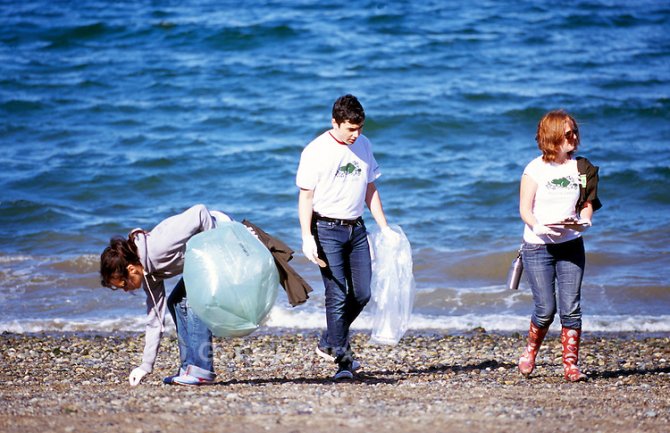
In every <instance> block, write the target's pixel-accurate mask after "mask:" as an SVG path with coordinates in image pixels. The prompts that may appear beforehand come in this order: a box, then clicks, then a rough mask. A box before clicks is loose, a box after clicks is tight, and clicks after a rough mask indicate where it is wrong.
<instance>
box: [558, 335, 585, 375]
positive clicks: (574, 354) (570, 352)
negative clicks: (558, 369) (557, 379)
mask: <svg viewBox="0 0 670 433" xmlns="http://www.w3.org/2000/svg"><path fill="white" fill-rule="evenodd" d="M581 335H582V330H581V329H571V328H563V329H562V330H561V344H563V369H564V370H565V380H567V381H568V382H579V381H582V380H586V379H587V378H586V375H585V374H584V373H582V372H581V371H579V367H577V361H578V360H579V339H580V337H581Z"/></svg>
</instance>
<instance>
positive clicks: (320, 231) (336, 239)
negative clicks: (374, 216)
mask: <svg viewBox="0 0 670 433" xmlns="http://www.w3.org/2000/svg"><path fill="white" fill-rule="evenodd" d="M312 233H313V234H314V238H315V239H316V242H317V245H318V250H319V256H321V257H324V258H325V261H326V263H327V265H328V266H327V267H325V268H321V278H322V279H323V284H324V286H325V293H326V322H327V327H328V329H327V332H325V333H324V334H323V336H322V338H321V343H320V344H319V345H320V346H322V347H324V346H325V347H329V348H331V349H332V350H333V354H334V355H335V359H336V362H338V363H341V362H351V361H352V360H353V354H352V353H351V348H350V346H349V328H350V326H351V324H352V323H353V321H354V320H355V319H356V318H357V317H358V315H359V314H360V313H361V311H363V308H364V307H365V305H366V304H367V303H368V301H369V300H370V280H371V278H372V264H371V260H370V247H369V245H368V238H367V231H366V229H365V224H364V223H363V220H362V219H361V220H359V221H358V222H357V223H356V224H355V225H340V224H338V223H334V222H329V221H323V220H316V222H315V224H314V227H313V228H312Z"/></svg>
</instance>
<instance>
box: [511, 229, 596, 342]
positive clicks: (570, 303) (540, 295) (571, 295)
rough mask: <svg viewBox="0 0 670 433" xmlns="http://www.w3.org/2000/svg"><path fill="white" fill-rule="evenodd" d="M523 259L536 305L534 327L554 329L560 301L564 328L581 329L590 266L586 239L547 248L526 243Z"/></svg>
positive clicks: (533, 318) (547, 246) (533, 317)
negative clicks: (586, 268) (587, 266)
mask: <svg viewBox="0 0 670 433" xmlns="http://www.w3.org/2000/svg"><path fill="white" fill-rule="evenodd" d="M521 257H522V260H523V270H524V274H526V279H527V281H528V284H529V285H530V289H531V291H532V292H533V301H534V302H535V309H534V311H533V316H532V318H531V320H532V321H533V323H534V324H535V325H536V326H538V327H539V328H546V327H548V326H549V325H551V323H552V322H553V321H554V315H555V314H556V299H557V298H558V311H559V315H560V318H561V324H562V325H563V326H564V327H566V328H573V329H581V327H582V309H581V304H580V298H581V289H582V278H583V276H584V265H585V262H586V259H585V253H584V241H583V239H582V238H581V237H579V238H577V239H573V240H571V241H568V242H563V243H560V244H546V245H545V244H529V243H526V242H524V244H523V246H522V248H521Z"/></svg>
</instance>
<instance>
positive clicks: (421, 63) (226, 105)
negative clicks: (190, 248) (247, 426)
mask: <svg viewBox="0 0 670 433" xmlns="http://www.w3.org/2000/svg"><path fill="white" fill-rule="evenodd" d="M669 30H670V3H668V2H664V1H646V0H640V1H637V2H631V1H627V0H578V1H574V2H568V3H566V4H564V5H562V6H560V7H558V6H556V5H553V4H551V3H548V2H545V1H540V0H522V1H487V0H475V1H473V2H451V1H430V0H428V1H425V2H403V1H383V2H382V1H373V0H364V1H361V2H355V3H351V2H350V3H346V4H344V3H340V2H333V1H328V0H326V1H318V2H317V1H306V0H305V1H299V0H298V1H287V2H280V1H272V0H249V1H245V2H243V3H241V2H230V1H223V2H222V1H213V0H184V1H178V2H177V1H115V2H103V1H98V0H80V1H77V2H74V1H46V0H23V1H21V2H17V1H7V0H2V1H0V149H2V151H1V152H0V309H1V311H2V315H1V316H0V332H2V331H8V332H39V331H70V330H72V331H139V330H142V329H143V325H142V324H143V316H144V308H145V307H144V296H143V295H142V294H140V293H138V294H127V293H119V292H112V291H110V290H108V289H104V288H102V287H101V286H100V282H99V277H98V266H99V264H98V261H99V255H100V253H101V252H102V250H103V248H104V247H105V245H106V244H107V242H108V240H109V238H110V237H112V236H114V235H125V234H126V233H127V232H128V231H129V230H130V229H133V228H135V227H143V228H145V229H151V228H152V227H153V226H154V225H155V224H157V223H158V222H159V221H161V220H162V219H163V218H166V217H168V216H170V215H173V214H175V213H178V212H181V211H183V210H184V209H186V208H188V207H190V206H191V205H193V204H196V203H204V204H206V205H207V206H209V207H211V208H213V209H221V210H224V211H226V212H229V213H230V214H232V215H233V216H234V217H235V218H236V219H239V220H241V219H243V218H247V219H249V220H251V221H253V222H255V223H256V224H258V225H259V226H261V227H263V228H264V229H265V230H266V231H267V232H269V233H271V234H273V235H275V236H277V237H279V238H281V239H283V240H284V241H285V242H287V243H288V244H289V245H291V246H292V247H293V248H294V249H295V250H296V251H297V252H296V257H295V259H294V261H293V262H292V263H293V264H294V267H295V268H296V269H297V270H298V271H299V272H300V273H301V274H302V275H303V276H304V277H305V278H306V279H307V280H308V282H310V283H311V284H312V286H313V287H314V292H313V294H312V296H311V298H310V300H309V301H308V302H307V303H306V304H304V305H302V306H299V307H295V308H293V307H291V306H290V305H289V304H288V302H287V299H286V296H285V295H284V293H283V292H282V293H280V296H279V297H278V299H277V302H276V305H275V307H274V309H273V310H272V313H271V316H270V319H269V321H268V322H267V325H266V326H267V327H268V328H269V329H270V331H272V329H273V328H277V329H279V328H299V329H318V328H322V327H325V314H324V307H323V298H324V297H323V286H322V283H321V280H320V276H319V273H318V270H317V269H316V267H315V266H314V265H312V264H310V263H308V262H307V261H306V260H305V258H304V257H303V256H302V253H301V252H300V251H301V247H300V229H299V223H298V218H297V193H298V190H297V188H296V186H295V172H296V169H297V166H298V160H299V157H300V153H301V151H302V149H303V147H304V146H305V145H306V144H307V143H308V142H309V141H311V140H312V139H313V138H314V137H315V136H316V135H317V134H319V133H321V132H323V131H324V130H326V129H328V128H329V126H330V110H331V107H332V103H333V101H334V100H335V99H336V98H337V97H338V96H340V95H342V94H345V93H353V94H355V95H356V96H358V98H359V99H360V100H361V102H362V103H363V105H364V107H365V109H366V113H367V121H366V125H365V130H364V133H365V134H366V135H367V136H368V138H370V140H371V141H372V143H373V149H374V152H375V155H376V157H377V160H378V162H379V163H380V165H381V170H382V173H383V175H382V177H381V178H380V179H379V180H378V182H377V186H378V188H379V190H380V192H381V196H382V199H383V202H384V207H385V210H386V213H387V216H388V218H389V220H390V222H391V223H393V224H397V225H399V226H401V227H402V229H403V230H404V231H405V233H406V234H407V236H408V238H409V240H410V242H411V245H412V254H413V259H414V277H415V280H416V287H417V296H416V302H415V308H414V316H413V319H412V322H411V324H410V329H414V330H444V331H446V332H460V331H464V330H469V329H472V328H475V327H483V328H485V329H486V330H491V331H503V332H505V331H518V330H524V329H526V328H527V324H528V320H529V318H530V314H531V310H532V297H531V294H530V291H529V289H528V287H527V285H526V284H525V282H523V283H522V284H521V287H520V289H519V290H518V291H510V290H507V289H506V288H505V279H506V274H507V270H508V267H509V265H510V262H511V261H512V259H513V258H514V256H515V252H516V250H517V248H518V246H519V243H520V241H521V236H522V230H523V224H522V222H521V220H520V218H519V215H518V188H519V180H520V177H521V173H522V171H523V168H524V166H525V165H526V164H527V163H528V162H529V161H530V160H532V159H533V158H535V157H536V156H538V155H539V151H538V149H537V147H536V144H535V141H534V135H535V128H536V125H537V122H538V120H539V119H540V117H541V116H542V115H543V114H544V113H545V112H547V111H549V110H552V109H556V108H564V109H566V110H568V111H569V112H570V113H571V114H573V115H574V116H575V117H576V118H577V120H578V122H579V124H580V131H581V139H582V145H581V148H580V154H581V155H583V156H586V157H588V158H589V159H590V160H591V161H592V162H593V163H594V164H596V165H598V166H600V182H601V183H600V196H601V200H602V202H603V204H604V207H603V208H602V210H600V211H598V212H597V213H596V215H595V217H594V221H593V222H594V225H593V227H592V228H591V229H589V230H588V231H587V232H586V233H585V235H584V237H585V241H586V248H587V269H586V275H585V279H584V284H583V295H582V306H583V312H584V328H585V330H588V331H643V332H670V253H669V251H670V248H669V245H670V31H669ZM365 216H366V217H367V220H368V225H369V226H374V221H373V219H372V218H371V217H370V215H369V213H366V215H365ZM556 322H558V320H556ZM370 324H371V315H370V312H369V311H366V312H364V314H363V316H362V317H361V318H360V319H359V320H358V321H357V322H356V326H357V329H360V330H362V331H363V332H364V331H365V330H366V329H368V330H369V328H370ZM553 326H559V325H558V323H555V324H554V325H553Z"/></svg>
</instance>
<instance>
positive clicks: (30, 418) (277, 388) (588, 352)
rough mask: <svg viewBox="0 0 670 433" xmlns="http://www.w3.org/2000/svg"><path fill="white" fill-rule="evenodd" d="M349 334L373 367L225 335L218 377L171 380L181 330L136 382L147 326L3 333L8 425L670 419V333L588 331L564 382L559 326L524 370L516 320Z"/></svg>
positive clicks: (588, 423) (664, 426)
mask: <svg viewBox="0 0 670 433" xmlns="http://www.w3.org/2000/svg"><path fill="white" fill-rule="evenodd" d="M368 339H369V335H367V334H365V333H358V334H356V335H355V336H354V337H353V342H352V345H353V347H354V349H355V350H356V355H357V359H359V360H360V361H361V363H362V364H363V367H364V368H363V369H362V370H361V371H360V372H359V373H358V374H357V376H356V378H355V379H354V380H352V381H347V382H344V383H343V382H339V383H336V382H333V381H332V380H331V379H330V378H331V376H332V374H333V373H334V372H335V367H334V365H332V364H330V363H328V362H326V361H325V360H323V359H321V358H319V357H318V356H316V354H315V353H314V346H315V344H316V342H317V331H307V332H300V333H290V332H288V331H287V332H277V333H272V334H269V333H257V334H254V335H251V336H248V337H245V338H241V339H232V340H224V339H215V363H216V369H217V374H218V378H217V383H216V384H215V385H210V386H203V387H179V386H169V385H163V384H162V378H163V377H164V376H168V375H170V374H173V373H174V372H175V371H176V365H177V360H178V353H177V344H176V340H175V337H174V336H172V337H170V336H168V337H166V338H164V341H163V344H162V348H161V352H160V353H159V358H158V362H157V365H156V368H155V370H154V372H153V373H152V374H150V375H148V376H147V377H146V378H145V379H144V380H143V381H142V383H141V384H140V385H139V386H137V387H130V386H129V385H128V382H127V376H128V373H129V372H130V370H131V369H132V368H133V367H135V366H136V365H137V364H138V363H139V360H140V358H141V351H142V347H143V336H142V335H141V334H104V335H102V334H91V335H85V334H81V333H79V334H75V333H63V334H21V335H17V334H8V333H5V334H2V335H0V341H1V345H2V346H1V347H2V350H1V353H0V363H1V367H2V368H1V370H0V400H1V401H2V405H0V431H2V432H40V433H42V432H45V431H54V432H80V431H81V432H114V433H121V432H132V433H143V432H172V431H174V432H184V431H186V432H187V433H201V432H210V431H212V432H214V431H216V432H220V431H240V432H252V433H253V432H265V431H273V432H321V431H324V432H325V431H329V432H330V431H333V432H335V431H337V432H349V431H355V432H381V431H390V432H431V431H441V432H476V431H486V432H487V433H493V432H509V431H519V432H525V431H532V432H534V433H535V432H561V431H565V432H568V431H569V432H579V431H589V432H659V433H661V432H663V433H667V432H668V431H670V336H669V335H665V334H663V335H640V334H598V335H590V334H589V333H588V332H586V333H585V335H584V339H583V344H582V350H581V353H582V356H581V361H580V365H581V366H582V369H583V370H584V371H585V372H586V373H587V374H588V376H589V381H588V382H584V383H573V384H571V383H566V382H565V381H564V380H563V376H562V365H561V349H560V342H559V338H558V335H557V334H556V333H554V332H551V333H550V334H549V336H548V337H547V340H546V344H545V345H544V346H543V347H542V349H541V351H540V355H539V356H538V368H537V370H536V372H535V373H534V374H533V376H531V378H529V379H524V378H523V377H521V376H520V375H519V373H518V371H517V369H516V360H517V358H518V356H519V354H520V353H521V350H522V348H523V345H524V340H525V336H523V335H519V334H491V333H487V332H486V331H484V330H482V329H479V330H473V331H471V332H467V333H463V334H445V333H430V332H422V333H411V334H409V335H407V336H406V337H405V338H403V340H402V341H401V342H400V344H399V345H398V346H394V347H388V346H377V345H372V344H369V343H368Z"/></svg>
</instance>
